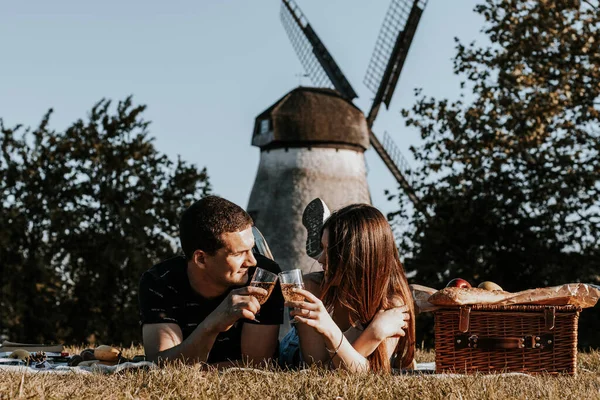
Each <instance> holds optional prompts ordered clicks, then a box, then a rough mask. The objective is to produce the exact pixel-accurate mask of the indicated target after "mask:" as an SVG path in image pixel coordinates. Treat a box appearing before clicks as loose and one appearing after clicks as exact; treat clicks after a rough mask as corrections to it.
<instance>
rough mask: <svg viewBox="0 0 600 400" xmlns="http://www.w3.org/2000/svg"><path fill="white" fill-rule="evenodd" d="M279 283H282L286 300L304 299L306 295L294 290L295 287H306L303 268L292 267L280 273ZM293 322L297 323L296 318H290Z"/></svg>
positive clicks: (282, 290) (282, 291)
mask: <svg viewBox="0 0 600 400" xmlns="http://www.w3.org/2000/svg"><path fill="white" fill-rule="evenodd" d="M279 283H280V285H281V293H282V294H283V298H284V299H285V301H302V300H304V296H302V295H301V294H300V293H296V292H294V289H296V288H299V289H304V280H303V279H302V270H300V269H291V270H289V271H283V272H280V273H279ZM290 323H291V324H295V323H296V318H293V319H292V320H290Z"/></svg>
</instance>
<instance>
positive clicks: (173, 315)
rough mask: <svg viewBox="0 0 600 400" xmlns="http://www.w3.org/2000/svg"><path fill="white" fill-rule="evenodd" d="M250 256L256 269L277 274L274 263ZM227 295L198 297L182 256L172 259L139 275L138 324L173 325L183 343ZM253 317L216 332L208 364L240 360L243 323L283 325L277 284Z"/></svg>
mask: <svg viewBox="0 0 600 400" xmlns="http://www.w3.org/2000/svg"><path fill="white" fill-rule="evenodd" d="M254 256H255V257H256V262H257V266H258V267H260V268H262V269H266V270H267V271H270V272H273V273H275V274H277V273H279V272H281V269H280V268H279V265H277V263H275V262H274V261H271V260H270V259H268V258H266V257H264V256H262V255H260V254H254ZM254 270H255V268H254V267H253V268H250V269H249V270H248V282H247V284H248V283H250V279H251V278H252V275H253V274H254ZM232 289H234V288H232ZM228 293H229V291H228V292H226V293H224V294H223V295H222V296H219V297H217V298H213V299H206V298H204V297H202V296H201V295H199V294H198V293H196V292H195V291H194V290H193V289H192V287H191V286H190V281H189V279H188V276H187V261H186V259H185V258H184V257H182V256H178V257H173V258H171V259H168V260H166V261H163V262H162V263H159V264H156V265H155V266H153V267H152V268H150V269H149V270H148V271H146V272H144V274H143V275H142V278H141V280H140V291H139V306H140V325H144V324H160V323H171V324H177V325H179V327H180V328H181V332H182V333H183V340H185V339H186V338H187V337H188V336H189V335H190V334H191V333H192V332H193V331H194V329H196V327H197V326H198V324H200V322H202V321H204V319H205V318H206V317H207V316H208V315H209V314H210V313H211V312H213V311H214V310H215V309H216V308H217V307H218V306H219V304H221V302H222V301H223V300H224V299H225V297H226V296H227V294H228ZM256 318H257V319H258V320H259V321H260V323H257V322H254V321H250V320H247V319H242V320H239V321H238V322H237V323H236V324H235V325H234V326H232V327H231V328H230V329H229V330H228V331H226V332H221V333H219V335H218V336H217V339H216V340H215V344H214V345H213V348H212V350H211V351H210V353H209V356H208V362H209V363H214V362H219V361H227V360H239V359H241V333H242V327H243V326H244V323H248V324H258V325H280V324H282V323H283V295H282V293H281V288H280V286H279V282H278V283H277V286H276V287H275V289H273V292H272V293H271V296H270V297H269V299H268V300H267V301H266V302H265V304H263V305H262V306H261V308H260V312H259V313H258V314H256Z"/></svg>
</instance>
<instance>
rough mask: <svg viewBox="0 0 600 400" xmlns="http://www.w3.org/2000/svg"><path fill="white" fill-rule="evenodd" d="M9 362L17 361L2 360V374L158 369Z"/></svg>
mask: <svg viewBox="0 0 600 400" xmlns="http://www.w3.org/2000/svg"><path fill="white" fill-rule="evenodd" d="M8 360H10V361H13V362H14V361H15V360H12V359H5V358H0V372H13V373H19V374H91V373H103V374H116V373H120V372H123V371H134V370H151V369H156V368H158V366H157V365H156V364H154V363H151V362H149V361H139V362H125V363H121V364H117V365H102V364H94V365H92V366H91V367H87V366H86V367H79V366H77V367H69V366H67V365H56V364H51V363H49V362H47V361H44V362H42V363H36V364H33V365H30V366H27V365H25V364H24V363H22V364H17V363H13V364H12V365H11V364H10V363H9V361H8ZM2 361H5V362H6V364H3V363H2Z"/></svg>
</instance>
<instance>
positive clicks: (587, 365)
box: [0, 348, 600, 399]
mask: <svg viewBox="0 0 600 400" xmlns="http://www.w3.org/2000/svg"><path fill="white" fill-rule="evenodd" d="M71 350H73V349H71ZM135 354H140V349H135V348H132V349H127V350H126V351H125V355H126V356H133V355H135ZM433 358H434V356H433V354H432V353H430V352H419V353H418V355H417V359H418V361H423V362H424V361H432V360H433ZM18 397H21V398H46V399H53V398H74V399H80V398H108V399H110V398H118V399H121V398H122V399H131V398H165V399H175V398H198V399H217V398H260V399H266V398H277V399H280V398H281V399H296V398H302V399H304V398H306V399H335V398H337V397H342V398H344V399H364V398H378V399H401V398H410V399H545V398H553V399H600V351H593V352H589V353H584V354H580V355H579V374H578V376H576V377H568V376H560V377H552V376H535V377H523V376H518V377H514V376H513V377H500V376H493V375H487V376H486V375H480V376H468V377H460V378H443V379H442V378H440V377H439V376H426V375H423V376H389V375H387V376H386V375H376V374H362V375H350V374H347V373H344V372H342V371H334V372H328V371H323V370H318V369H314V370H308V371H304V372H268V371H243V372H240V371H238V372H231V371H229V372H216V371H214V372H203V371H200V370H199V369H198V368H195V367H185V366H179V367H168V368H164V369H160V370H154V371H146V372H126V373H122V374H118V375H102V374H100V373H96V374H90V375H51V374H45V375H21V374H15V373H0V398H2V399H4V398H18Z"/></svg>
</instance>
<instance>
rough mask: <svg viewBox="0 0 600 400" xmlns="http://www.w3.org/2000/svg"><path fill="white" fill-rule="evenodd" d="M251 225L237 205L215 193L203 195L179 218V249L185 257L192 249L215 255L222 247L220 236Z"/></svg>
mask: <svg viewBox="0 0 600 400" xmlns="http://www.w3.org/2000/svg"><path fill="white" fill-rule="evenodd" d="M253 225H254V222H253V221H252V217H250V215H248V213H247V212H246V211H244V210H243V209H242V208H241V207H240V206H238V205H237V204H234V203H232V202H230V201H229V200H225V199H224V198H222V197H218V196H207V197H204V198H203V199H201V200H198V201H196V202H195V203H194V204H192V205H191V206H190V207H188V209H187V210H185V211H184V213H183V215H182V216H181V220H180V221H179V239H180V240H181V248H182V249H183V253H184V254H185V257H186V258H187V259H188V260H191V259H192V255H193V254H194V252H195V251H196V250H203V251H205V252H206V253H208V254H211V255H212V254H215V252H216V251H217V250H219V249H220V248H221V247H223V246H224V244H223V242H222V240H221V235H222V234H223V233H225V232H238V231H241V230H244V229H247V228H249V227H251V226H253Z"/></svg>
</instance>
